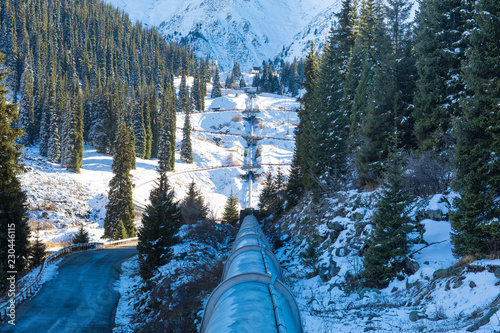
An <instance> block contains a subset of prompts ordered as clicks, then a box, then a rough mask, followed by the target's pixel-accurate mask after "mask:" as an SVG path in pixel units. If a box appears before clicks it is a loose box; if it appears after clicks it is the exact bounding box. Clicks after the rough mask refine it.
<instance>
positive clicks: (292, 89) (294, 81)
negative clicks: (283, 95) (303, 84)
mask: <svg viewBox="0 0 500 333" xmlns="http://www.w3.org/2000/svg"><path fill="white" fill-rule="evenodd" d="M298 71H299V69H298V63H297V59H296V58H294V59H293V63H292V68H291V74H290V82H289V84H288V92H289V93H290V95H292V96H294V97H295V96H297V95H298V94H299V80H300V76H299V72H298Z"/></svg>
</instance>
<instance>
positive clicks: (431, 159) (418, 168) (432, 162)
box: [407, 152, 453, 196]
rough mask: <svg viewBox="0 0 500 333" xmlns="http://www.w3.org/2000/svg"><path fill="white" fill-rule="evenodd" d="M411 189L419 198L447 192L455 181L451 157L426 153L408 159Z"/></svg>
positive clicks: (410, 156)
mask: <svg viewBox="0 0 500 333" xmlns="http://www.w3.org/2000/svg"><path fill="white" fill-rule="evenodd" d="M407 166H408V171H409V187H410V190H411V192H412V193H413V194H414V195H417V196H428V195H432V194H436V193H443V192H446V191H447V190H448V188H449V186H450V184H451V181H452V179H453V168H452V164H451V162H450V158H449V157H444V156H436V155H435V154H433V153H430V152H425V153H424V154H422V156H420V157H417V156H415V155H409V156H408V158H407Z"/></svg>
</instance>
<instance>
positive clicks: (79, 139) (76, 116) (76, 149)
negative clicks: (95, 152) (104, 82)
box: [66, 82, 83, 173]
mask: <svg viewBox="0 0 500 333" xmlns="http://www.w3.org/2000/svg"><path fill="white" fill-rule="evenodd" d="M74 89H75V92H74V96H73V108H72V112H71V115H70V123H69V127H70V128H69V133H68V135H69V142H68V143H67V145H68V149H69V156H68V161H67V166H66V167H67V168H68V170H70V171H73V172H76V173H80V168H81V167H82V165H83V96H82V92H81V90H80V87H79V86H78V83H77V82H75V83H74Z"/></svg>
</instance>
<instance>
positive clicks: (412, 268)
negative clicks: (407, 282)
mask: <svg viewBox="0 0 500 333" xmlns="http://www.w3.org/2000/svg"><path fill="white" fill-rule="evenodd" d="M419 269H420V265H419V264H418V262H416V261H413V260H412V261H410V262H409V263H408V264H407V265H406V273H408V275H413V274H415V273H416V272H417V271H418V270H419Z"/></svg>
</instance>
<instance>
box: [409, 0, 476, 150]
mask: <svg viewBox="0 0 500 333" xmlns="http://www.w3.org/2000/svg"><path fill="white" fill-rule="evenodd" d="M469 3H470V2H469ZM467 7H468V5H467V2H466V1H463V0H423V1H421V2H420V6H419V12H418V13H417V16H416V24H417V26H416V40H415V52H416V54H417V62H416V66H417V70H418V77H419V78H418V81H417V86H416V91H415V103H414V104H415V136H416V138H417V140H418V142H419V148H420V150H421V151H427V150H433V151H437V152H438V153H442V152H449V151H450V149H452V148H453V146H454V144H455V140H456V139H455V137H454V133H453V122H454V121H455V120H456V119H457V118H459V117H460V116H461V111H460V105H459V102H458V101H459V99H460V96H461V95H462V93H463V92H464V91H465V89H464V83H463V78H462V75H461V67H462V62H463V61H464V60H465V50H466V45H465V43H466V41H465V39H464V36H465V34H464V32H465V31H466V30H467V26H468V22H467V20H468V18H469V10H468V8H467Z"/></svg>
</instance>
